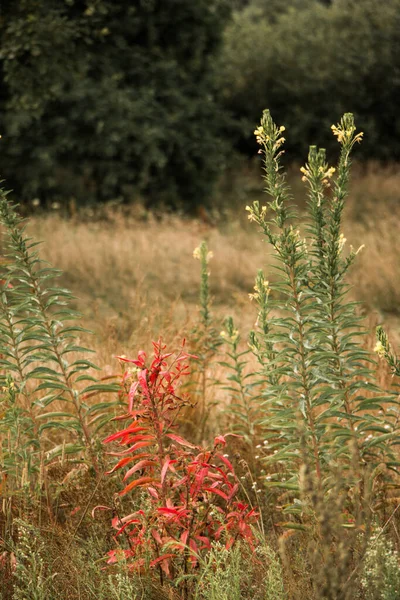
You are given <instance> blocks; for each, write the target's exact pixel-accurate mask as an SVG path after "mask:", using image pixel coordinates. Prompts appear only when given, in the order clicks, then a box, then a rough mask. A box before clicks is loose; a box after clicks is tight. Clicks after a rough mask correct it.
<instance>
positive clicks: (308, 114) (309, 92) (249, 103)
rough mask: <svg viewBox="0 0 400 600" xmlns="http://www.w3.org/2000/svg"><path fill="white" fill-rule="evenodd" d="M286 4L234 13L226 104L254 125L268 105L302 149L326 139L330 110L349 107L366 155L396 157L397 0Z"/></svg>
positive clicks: (399, 135) (399, 88) (259, 2)
mask: <svg viewBox="0 0 400 600" xmlns="http://www.w3.org/2000/svg"><path fill="white" fill-rule="evenodd" d="M284 4H285V7H286V11H284V12H282V11H281V12H280V13H277V11H274V10H271V3H270V2H268V1H267V0H253V2H251V3H250V4H249V5H248V6H247V7H246V8H244V9H243V10H241V11H238V12H236V13H235V15H234V18H233V21H232V23H231V24H230V25H229V27H228V28H227V30H226V33H225V46H224V53H223V59H222V65H221V76H222V77H223V88H224V92H223V96H224V102H225V106H226V108H227V109H229V110H231V111H232V112H233V114H234V116H235V117H236V118H240V119H248V120H249V121H250V122H251V123H253V122H254V121H255V120H256V119H257V115H258V114H259V113H260V111H261V110H262V108H263V106H265V105H267V106H270V107H271V110H273V112H274V114H275V115H276V116H277V119H278V121H284V122H285V123H286V124H287V125H288V126H289V127H290V131H291V140H290V141H289V143H288V144H289V145H288V148H289V149H290V150H291V151H292V152H296V154H297V155H302V154H304V153H305V152H306V150H307V148H306V142H305V140H309V139H313V140H315V142H316V143H322V144H323V145H325V139H324V140H322V138H321V137H320V135H321V132H322V131H324V129H325V128H326V127H328V126H329V123H330V120H331V119H332V116H334V117H339V116H340V114H342V113H343V112H345V111H346V110H351V111H352V112H353V113H354V114H355V117H356V118H357V122H358V123H359V124H360V126H361V127H362V128H363V129H364V131H366V138H365V143H364V144H363V149H362V155H363V156H364V157H368V158H371V157H374V158H379V159H385V160H386V159H396V160H397V159H399V157H400V119H399V116H398V110H397V103H398V100H397V99H398V97H399V92H400V61H399V56H400V54H399V47H400V34H399V32H400V2H399V0H389V1H388V2H385V3H384V4H382V3H381V2H379V1H378V0H364V1H363V2H356V1H353V0H336V1H335V2H333V3H332V4H331V5H329V4H327V3H321V2H318V1H317V0H297V1H295V0H292V1H291V2H289V3H286V2H285V3H284ZM272 6H274V5H272ZM249 90H251V93H250V91H249ZM245 127H246V129H245V131H246V134H247V140H248V142H247V143H248V144H249V143H250V144H251V147H253V145H252V140H251V142H250V141H249V137H248V132H249V130H250V128H249V125H248V124H246V126H245ZM244 139H245V136H243V141H244ZM378 142H381V143H378ZM382 142H383V143H382ZM331 147H332V144H331Z"/></svg>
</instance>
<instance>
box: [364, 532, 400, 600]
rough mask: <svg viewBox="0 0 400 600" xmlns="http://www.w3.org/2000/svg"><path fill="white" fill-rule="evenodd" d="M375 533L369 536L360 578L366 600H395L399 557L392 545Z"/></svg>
mask: <svg viewBox="0 0 400 600" xmlns="http://www.w3.org/2000/svg"><path fill="white" fill-rule="evenodd" d="M382 533H383V532H382V531H377V532H376V533H375V534H374V535H372V536H371V538H370V541H369V545H368V549H367V553H366V556H365V560H364V569H363V573H362V578H361V584H362V588H363V591H364V594H365V599H366V600H397V599H398V598H399V597H400V562H399V555H398V552H397V551H396V550H394V548H393V545H392V543H391V542H390V541H389V540H387V539H386V537H385V536H384V535H382Z"/></svg>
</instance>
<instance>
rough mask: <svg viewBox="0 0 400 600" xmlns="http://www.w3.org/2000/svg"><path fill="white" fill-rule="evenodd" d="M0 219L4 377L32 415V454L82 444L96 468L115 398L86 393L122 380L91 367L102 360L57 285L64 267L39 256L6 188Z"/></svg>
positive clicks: (17, 402) (0, 197)
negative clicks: (108, 379) (84, 340)
mask: <svg viewBox="0 0 400 600" xmlns="http://www.w3.org/2000/svg"><path fill="white" fill-rule="evenodd" d="M0 223H1V224H2V225H3V226H4V228H5V231H6V246H7V254H6V259H5V264H4V265H3V284H2V288H1V290H0V295H1V300H0V354H1V357H0V367H1V369H2V372H1V373H0V381H2V382H3V384H4V383H6V382H7V377H9V376H10V375H11V376H12V386H13V405H14V406H15V407H16V409H17V410H18V411H19V414H22V412H21V411H25V412H24V414H26V416H27V418H29V419H30V424H31V425H30V429H31V430H32V435H33V438H32V439H33V440H34V441H32V443H31V444H30V445H31V449H32V450H33V454H32V457H31V461H32V462H34V458H35V454H36V455H40V453H41V452H44V451H45V452H46V456H47V458H48V459H49V458H55V457H57V456H59V455H61V454H62V455H63V456H65V455H67V454H74V455H76V454H79V453H81V452H85V453H86V455H87V458H88V459H89V460H90V462H91V464H92V467H93V468H94V470H95V471H96V472H97V473H98V472H99V465H98V457H97V449H96V444H95V439H94V437H93V433H94V432H95V431H96V427H97V428H98V427H100V426H101V425H103V424H104V423H105V422H106V421H107V420H108V419H109V416H108V414H107V410H109V409H110V408H111V407H112V406H115V402H100V403H98V404H97V405H91V404H90V403H89V402H88V400H89V398H90V397H92V396H95V395H96V394H99V393H101V392H109V391H115V390H116V389H118V388H117V387H116V386H115V385H112V384H108V383H104V382H101V381H99V380H98V379H97V378H96V377H95V376H94V375H93V374H91V372H92V371H93V370H95V371H96V370H97V367H96V365H94V364H93V363H92V362H91V361H89V360H88V358H87V354H88V353H89V352H90V351H89V350H88V349H86V348H84V347H82V346H81V345H80V344H79V337H80V336H81V335H82V333H84V332H85V331H86V330H85V329H84V328H82V327H81V326H80V325H78V324H77V323H76V320H77V317H78V316H79V315H78V314H77V313H76V312H75V311H73V310H71V309H70V308H69V306H68V305H69V302H70V301H71V298H72V296H71V294H70V292H69V291H68V290H65V289H62V288H59V287H55V286H54V285H52V282H53V280H54V279H55V278H57V276H58V275H59V273H58V272H57V271H56V270H55V269H53V268H51V267H50V266H49V265H48V264H47V263H45V262H44V261H43V260H41V258H40V257H39V254H38V252H37V250H36V246H37V242H33V241H32V240H30V239H29V238H28V237H27V236H26V235H25V232H24V227H23V222H22V219H21V218H20V217H19V216H18V214H17V212H16V207H15V206H13V205H12V204H11V203H10V202H9V200H8V199H7V194H6V192H4V191H3V190H0ZM5 373H8V374H9V375H8V376H7V375H5ZM10 385H11V384H10ZM52 405H54V406H55V408H54V409H53V410H52V411H51V410H50V411H49V410H48V407H50V406H52ZM7 414H8V415H10V413H9V412H8V413H7ZM49 430H52V431H56V432H57V433H58V435H60V434H61V435H63V436H65V435H66V433H68V434H71V433H72V435H73V437H75V440H74V441H71V442H70V441H68V438H67V440H65V437H64V441H62V440H61V443H60V444H58V445H57V446H56V445H55V444H54V439H52V438H51V437H49V436H48V431H49ZM25 435H26V434H25Z"/></svg>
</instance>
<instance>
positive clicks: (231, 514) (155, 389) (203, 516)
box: [105, 342, 257, 583]
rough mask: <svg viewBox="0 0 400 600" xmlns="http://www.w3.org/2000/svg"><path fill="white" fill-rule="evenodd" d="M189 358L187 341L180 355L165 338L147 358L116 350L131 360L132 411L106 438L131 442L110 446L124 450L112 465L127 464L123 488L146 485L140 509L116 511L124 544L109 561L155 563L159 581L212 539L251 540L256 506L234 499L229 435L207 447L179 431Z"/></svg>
mask: <svg viewBox="0 0 400 600" xmlns="http://www.w3.org/2000/svg"><path fill="white" fill-rule="evenodd" d="M189 358H193V357H191V356H190V355H188V354H187V353H185V352H184V351H183V347H182V350H181V352H180V353H179V354H177V355H176V356H172V355H171V353H165V346H164V345H163V344H162V343H161V342H157V343H154V358H153V360H152V362H151V364H150V365H148V363H147V357H146V355H145V353H144V352H142V351H141V352H139V354H138V358H137V359H135V360H132V359H128V358H126V357H119V360H120V361H121V362H123V363H126V364H128V365H133V367H132V368H131V369H130V370H127V371H126V372H125V374H124V376H123V385H124V386H127V395H128V412H127V413H126V414H125V415H122V416H121V417H117V419H118V420H121V419H123V420H128V421H129V424H128V426H127V427H126V428H124V429H123V430H121V431H118V432H117V433H114V434H112V435H110V436H109V437H107V438H106V440H105V443H111V442H115V441H117V440H118V443H119V445H122V446H126V449H124V450H121V451H120V452H112V453H111V454H112V455H113V456H118V457H119V461H118V462H117V464H116V465H115V466H114V467H113V469H112V471H111V472H114V471H116V470H118V469H121V468H125V467H128V470H127V471H126V473H125V475H124V481H126V480H131V481H130V483H128V484H127V485H126V487H125V488H124V489H123V490H122V492H121V493H120V495H121V496H125V495H126V494H128V493H129V492H130V491H131V490H134V489H138V488H142V489H145V490H146V491H147V492H148V499H147V501H146V502H145V503H143V505H142V507H141V508H140V509H139V510H137V511H135V512H133V513H131V514H130V515H128V516H124V517H122V516H120V515H119V514H118V513H117V516H116V517H115V518H114V520H113V526H114V527H115V528H116V529H117V533H116V538H118V539H119V540H120V541H121V542H125V543H126V544H127V548H121V549H117V550H112V551H110V553H109V554H110V558H109V561H108V562H109V563H110V564H113V563H115V562H117V561H118V557H120V556H122V557H124V560H126V561H127V562H128V564H129V565H130V566H131V567H132V568H133V569H135V570H139V571H143V570H146V569H148V568H155V567H156V568H158V569H159V573H160V579H161V582H162V581H163V577H164V575H165V576H167V577H168V578H175V579H176V578H177V577H179V576H180V575H185V576H186V575H188V574H190V573H192V571H193V570H194V569H195V568H196V567H197V565H198V563H199V560H200V558H201V556H202V554H203V552H204V551H207V550H210V549H211V544H212V542H213V541H215V540H217V541H218V540H221V541H223V543H224V544H225V547H226V548H227V549H229V548H231V547H232V546H233V545H234V544H235V543H236V542H238V541H239V540H240V539H243V540H245V541H247V542H248V543H249V544H250V545H252V544H253V542H254V535H253V531H252V529H251V524H252V523H253V522H254V521H255V520H256V518H257V513H256V511H255V509H254V508H249V506H248V505H247V504H244V503H242V502H240V501H239V500H238V499H237V495H238V491H239V482H238V480H237V477H236V475H235V472H234V469H233V466H232V464H231V462H230V461H229V460H228V458H227V455H226V454H222V451H221V449H222V448H224V447H225V445H226V439H225V437H224V436H217V437H216V438H215V440H214V444H213V447H212V449H211V450H205V449H202V448H199V447H196V446H194V445H193V444H192V443H190V442H188V441H187V440H185V439H184V438H182V437H181V436H179V435H177V434H176V433H175V432H174V429H175V427H176V422H177V418H178V415H179V412H180V411H181V410H182V408H183V407H184V406H185V405H186V404H187V402H188V400H187V399H186V398H184V396H182V395H181V391H180V390H179V386H180V384H181V383H182V381H181V380H182V378H184V377H185V376H187V375H188V374H189V371H188V364H187V359H189ZM216 499H218V500H219V502H216ZM185 581H186V580H185ZM186 583H187V582H186Z"/></svg>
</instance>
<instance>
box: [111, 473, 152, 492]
mask: <svg viewBox="0 0 400 600" xmlns="http://www.w3.org/2000/svg"><path fill="white" fill-rule="evenodd" d="M152 481H154V480H153V478H152V477H140V478H139V479H135V481H131V483H130V484H129V485H127V486H126V488H125V489H123V490H122V492H120V493H119V495H120V496H125V494H127V493H128V492H130V491H131V490H133V488H135V487H138V486H142V485H146V484H147V483H151V482H152Z"/></svg>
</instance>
